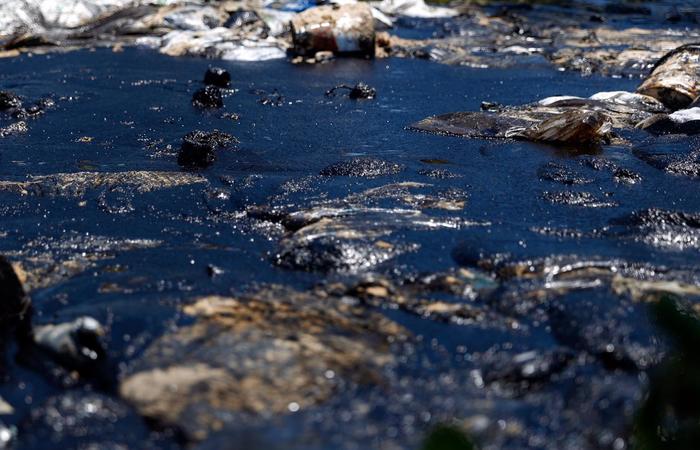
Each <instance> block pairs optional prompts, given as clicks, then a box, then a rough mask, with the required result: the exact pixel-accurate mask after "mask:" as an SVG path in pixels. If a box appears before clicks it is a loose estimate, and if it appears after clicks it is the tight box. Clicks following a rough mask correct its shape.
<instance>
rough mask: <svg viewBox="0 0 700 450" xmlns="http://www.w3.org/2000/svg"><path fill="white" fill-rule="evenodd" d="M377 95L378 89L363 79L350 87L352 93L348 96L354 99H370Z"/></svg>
mask: <svg viewBox="0 0 700 450" xmlns="http://www.w3.org/2000/svg"><path fill="white" fill-rule="evenodd" d="M376 96H377V90H376V89H375V88H373V87H370V86H368V85H367V84H365V83H363V82H361V81H360V82H359V83H357V84H356V85H355V87H353V88H352V89H350V94H348V97H350V98H351V99H353V100H370V99H373V98H374V97H376Z"/></svg>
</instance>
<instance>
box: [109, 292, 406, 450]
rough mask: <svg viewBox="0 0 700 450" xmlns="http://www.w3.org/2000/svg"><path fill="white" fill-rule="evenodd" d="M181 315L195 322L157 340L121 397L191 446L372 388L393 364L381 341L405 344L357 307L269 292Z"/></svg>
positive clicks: (211, 300)
mask: <svg viewBox="0 0 700 450" xmlns="http://www.w3.org/2000/svg"><path fill="white" fill-rule="evenodd" d="M184 312H185V314H187V315H188V316H190V317H191V318H192V319H193V320H194V323H193V324H191V325H187V326H182V327H180V328H179V329H178V330H175V331H174V332H171V333H169V334H166V335H165V336H163V337H161V338H159V339H158V340H156V341H155V342H154V343H153V344H152V345H151V346H150V347H149V348H148V349H147V350H146V352H145V353H144V355H143V357H142V358H141V360H140V361H138V363H137V365H136V367H135V369H134V370H132V372H131V373H130V374H129V375H127V376H126V377H125V378H124V380H123V381H122V383H121V386H120V394H121V395H122V397H123V398H125V399H126V400H127V401H129V402H130V403H131V404H133V405H134V406H135V407H136V408H137V410H138V411H139V412H140V413H141V414H142V415H144V416H146V417H148V418H150V419H154V420H157V421H158V422H160V423H162V424H166V425H170V426H176V427H178V428H180V429H181V430H182V431H183V432H184V433H185V435H186V436H187V437H188V438H189V439H195V440H199V439H203V438H204V437H206V436H207V434H208V433H209V432H211V431H213V430H215V429H218V428H220V426H221V421H222V420H223V421H234V422H235V421H237V420H238V419H237V418H238V417H241V415H244V416H247V417H261V416H264V417H270V416H272V417H274V416H276V415H277V416H278V415H284V414H289V413H290V411H296V410H298V409H303V410H306V409H311V408H313V407H314V406H315V405H319V404H321V403H323V402H325V401H327V400H328V399H329V398H330V397H331V396H333V395H341V393H342V391H344V390H345V389H348V388H349V387H350V386H351V385H353V384H359V385H362V386H364V387H366V388H369V387H372V386H376V385H377V384H380V383H381V382H382V379H383V375H382V373H383V371H385V370H387V368H389V367H391V366H392V364H393V363H394V357H393V356H392V354H391V353H390V352H389V345H390V342H391V341H394V340H400V339H403V338H404V336H405V334H404V331H403V330H402V329H401V328H400V327H399V326H397V325H396V324H394V323H393V322H390V321H389V320H387V319H385V318H384V317H383V316H381V315H379V314H376V313H372V312H369V311H368V310H367V309H366V308H364V307H362V306H353V305H351V304H349V303H345V302H342V301H340V300H339V299H331V298H327V297H326V298H324V296H323V294H322V293H316V292H297V291H293V290H290V289H285V288H281V287H274V286H273V287H270V288H263V289H261V290H259V291H257V292H255V293H251V294H249V295H244V296H240V297H236V298H231V297H204V298H200V299H198V300H196V301H195V302H194V303H193V304H191V305H188V306H186V307H185V308H184ZM328 374H331V375H330V376H329V375H328Z"/></svg>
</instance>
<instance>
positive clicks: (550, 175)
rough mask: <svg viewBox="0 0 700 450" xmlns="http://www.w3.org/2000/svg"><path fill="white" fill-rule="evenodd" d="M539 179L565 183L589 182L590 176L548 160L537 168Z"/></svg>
mask: <svg viewBox="0 0 700 450" xmlns="http://www.w3.org/2000/svg"><path fill="white" fill-rule="evenodd" d="M537 175H538V177H539V178H540V180H544V181H553V182H555V183H561V184H566V185H575V184H590V183H592V182H593V180H592V179H590V178H584V177H582V176H581V175H579V174H577V173H576V172H574V171H573V170H571V169H569V168H568V167H566V166H563V165H561V164H557V163H554V162H548V163H547V164H545V165H544V166H542V167H540V168H539V169H538V170H537Z"/></svg>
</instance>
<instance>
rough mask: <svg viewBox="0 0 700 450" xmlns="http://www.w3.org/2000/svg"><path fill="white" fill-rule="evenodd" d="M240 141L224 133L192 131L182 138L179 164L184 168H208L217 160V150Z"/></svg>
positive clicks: (178, 157) (178, 158)
mask: <svg viewBox="0 0 700 450" xmlns="http://www.w3.org/2000/svg"><path fill="white" fill-rule="evenodd" d="M237 142H238V140H237V139H236V138H234V137H233V136H231V135H230V134H227V133H224V132H222V131H218V130H214V131H211V132H207V131H200V130H196V131H192V132H189V133H187V134H186V135H185V136H184V137H183V138H182V145H181V146H180V153H178V156H177V163H178V164H179V165H181V166H183V167H207V166H209V165H210V164H211V163H213V162H214V161H215V160H216V153H215V152H216V150H217V149H219V148H224V147H226V146H227V145H229V144H235V143H237Z"/></svg>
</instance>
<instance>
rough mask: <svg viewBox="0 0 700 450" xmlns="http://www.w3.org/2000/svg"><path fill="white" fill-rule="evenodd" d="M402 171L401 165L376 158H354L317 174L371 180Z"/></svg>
mask: <svg viewBox="0 0 700 450" xmlns="http://www.w3.org/2000/svg"><path fill="white" fill-rule="evenodd" d="M402 170H403V166H402V165H401V164H396V163H391V162H389V161H385V160H383V159H378V158H355V159H351V160H348V161H342V162H339V163H335V164H332V165H330V166H328V167H325V168H324V169H322V170H321V172H320V173H319V174H320V175H323V176H345V177H365V178H373V177H379V176H384V175H395V174H397V173H399V172H401V171H402Z"/></svg>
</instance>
